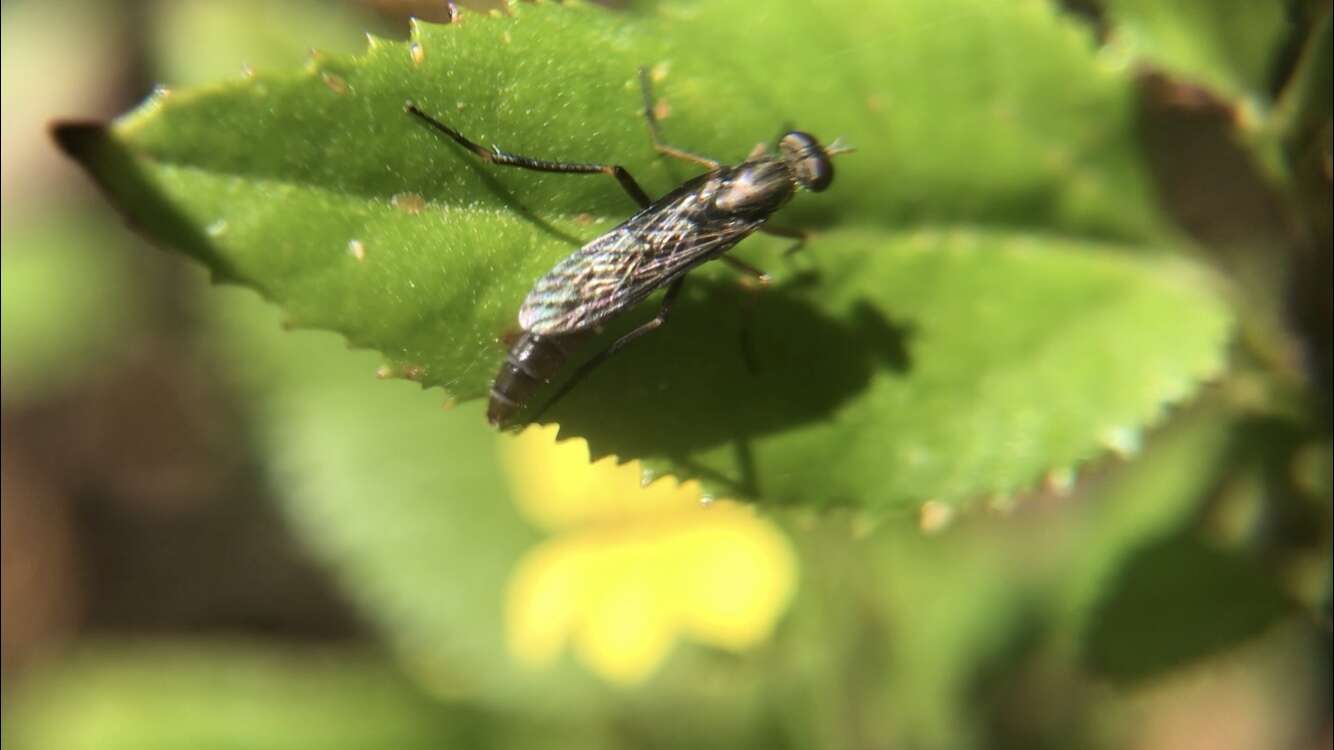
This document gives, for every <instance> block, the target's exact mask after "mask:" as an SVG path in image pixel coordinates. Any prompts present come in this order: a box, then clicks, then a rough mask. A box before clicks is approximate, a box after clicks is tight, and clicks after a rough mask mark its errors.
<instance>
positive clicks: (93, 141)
mask: <svg viewBox="0 0 1334 750" xmlns="http://www.w3.org/2000/svg"><path fill="white" fill-rule="evenodd" d="M47 132H49V133H50V134H51V139H52V140H54V141H55V142H56V147H57V148H59V149H60V151H61V153H63V154H65V156H68V157H69V158H71V159H73V160H74V161H77V162H79V163H80V164H87V163H88V160H89V158H90V157H91V156H92V155H93V154H94V153H96V152H97V150H98V149H99V148H100V147H101V145H102V144H103V143H105V142H106V139H107V126H106V123H101V122H94V121H91V120H68V121H66V120H56V121H55V122H52V123H50V124H49V125H47Z"/></svg>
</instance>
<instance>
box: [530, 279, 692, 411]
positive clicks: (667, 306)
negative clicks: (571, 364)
mask: <svg viewBox="0 0 1334 750" xmlns="http://www.w3.org/2000/svg"><path fill="white" fill-rule="evenodd" d="M684 281H685V278H684V277H682V278H679V279H677V280H676V281H673V282H672V285H671V286H669V287H667V294H665V295H663V298H662V307H659V308H658V314H657V315H655V316H653V319H652V320H650V321H648V322H647V323H644V324H643V325H641V326H639V327H637V328H635V329H634V330H633V331H630V332H629V333H627V334H625V335H624V336H622V337H620V338H619V339H616V341H614V342H613V343H612V345H611V346H609V347H607V348H606V349H603V350H602V351H601V352H598V354H597V355H596V356H595V357H593V358H592V359H590V360H588V361H587V362H585V363H583V364H582V365H580V367H579V369H578V370H575V372H574V375H572V376H570V379H569V380H567V381H565V384H564V385H562V386H561V387H560V390H558V391H556V393H555V395H553V396H552V397H551V399H550V400H548V401H547V402H546V403H545V404H543V405H542V408H541V409H538V410H537V412H536V413H534V414H533V421H537V420H538V419H541V418H542V415H543V414H545V413H546V411H547V409H550V408H551V405H552V404H554V403H556V402H557V401H559V400H560V399H561V397H562V396H564V395H565V394H567V393H569V392H570V389H572V388H574V387H575V386H576V385H578V384H579V381H581V380H583V379H584V377H585V376H587V375H588V373H590V372H592V371H593V370H594V369H595V368H597V366H598V365H600V364H602V363H603V362H606V361H607V358H608V357H610V356H611V355H613V354H615V353H616V352H619V351H620V350H622V349H624V348H625V347H626V345H628V344H629V343H630V342H632V341H634V340H635V339H637V338H639V337H640V336H643V335H644V334H646V333H649V332H651V331H655V330H657V329H659V328H661V327H662V324H663V323H666V322H667V316H668V315H669V314H671V312H672V304H673V303H675V302H676V298H677V297H678V296H679V295H680V294H681V284H682V283H683V282H684Z"/></svg>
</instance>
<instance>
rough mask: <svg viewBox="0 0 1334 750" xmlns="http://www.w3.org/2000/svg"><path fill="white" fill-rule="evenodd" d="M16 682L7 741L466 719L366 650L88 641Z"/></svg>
mask: <svg viewBox="0 0 1334 750" xmlns="http://www.w3.org/2000/svg"><path fill="white" fill-rule="evenodd" d="M27 677H28V679H27V680H26V681H24V682H23V683H22V684H21V685H20V686H19V687H18V688H16V689H15V690H14V691H13V692H10V691H9V689H8V688H6V696H5V699H6V704H5V722H4V725H5V726H4V738H5V747H11V748H20V749H21V748H32V749H34V750H36V749H37V748H49V747H60V748H70V749H71V750H79V749H82V748H89V749H91V748H97V750H109V749H112V748H127V749H128V748H134V749H135V750H143V749H148V748H182V747H209V748H247V750H258V749H260V748H274V749H275V750H276V749H277V748H291V747H320V748H330V750H332V749H333V748H364V747H399V748H417V747H420V748H433V747H443V746H447V745H448V744H449V743H450V742H451V741H457V739H453V738H455V736H456V735H457V734H458V731H457V729H455V728H454V727H453V726H451V725H458V724H460V723H462V722H461V721H460V717H457V716H455V717H451V716H450V715H449V714H448V713H445V712H443V711H441V710H440V709H439V708H438V707H437V706H435V705H433V704H432V703H431V702H430V701H429V700H427V699H426V698H424V697H423V696H422V695H421V694H420V693H419V692H417V691H416V690H414V689H413V687H412V684H411V683H410V682H409V681H408V680H406V679H404V678H403V677H402V676H401V675H399V674H397V673H395V672H394V671H393V670H392V669H390V668H389V667H388V666H387V665H385V664H383V663H381V662H378V661H376V660H374V659H371V658H368V657H366V656H362V655H357V654H347V653H337V652H308V653H304V654H303V653H301V652H299V651H293V650H290V649H287V650H283V651H274V650H270V649H265V648H261V647H258V646H253V645H243V644H239V643H203V644H185V643H180V644H157V645H153V646H138V647H131V646H120V647H117V646H113V645H111V644H100V645H98V646H85V647H83V648H82V649H81V650H78V651H76V652H75V653H74V654H73V655H72V656H69V657H67V658H66V659H64V660H63V661H61V662H58V663H56V664H54V665H52V666H49V667H47V668H46V669H44V670H40V671H38V672H37V673H36V674H35V675H28V676H27Z"/></svg>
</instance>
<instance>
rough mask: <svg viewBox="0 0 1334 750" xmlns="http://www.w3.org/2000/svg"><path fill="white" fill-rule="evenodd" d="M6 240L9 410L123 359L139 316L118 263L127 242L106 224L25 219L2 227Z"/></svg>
mask: <svg viewBox="0 0 1334 750" xmlns="http://www.w3.org/2000/svg"><path fill="white" fill-rule="evenodd" d="M3 236H4V240H3V242H4V248H5V251H4V253H3V254H0V268H3V271H0V281H2V282H3V286H2V287H0V327H2V328H3V330H4V336H3V342H4V344H3V349H2V350H0V351H2V352H3V353H0V362H3V367H2V368H0V380H3V385H4V399H5V402H6V403H14V402H18V401H24V400H34V399H40V398H43V397H46V396H50V395H52V394H53V393H57V392H59V391H60V390H61V389H63V388H66V387H69V386H71V385H72V384H75V383H78V382H79V381H81V380H83V379H85V378H87V377H88V376H89V375H91V374H93V373H94V372H95V371H96V369H97V367H99V366H106V365H107V364H108V363H109V362H113V361H115V359H116V357H117V356H118V355H121V354H123V350H124V346H125V341H126V331H128V330H130V329H131V328H132V327H133V326H134V325H136V324H137V323H138V322H139V319H140V318H141V317H142V314H143V311H142V310H141V309H140V308H139V307H138V306H137V305H136V303H135V298H134V297H133V295H131V294H130V292H129V290H130V289H131V288H132V287H133V284H134V282H133V279H132V278H131V271H130V269H129V268H127V267H125V265H124V264H123V263H122V262H121V261H122V260H123V258H124V257H127V253H128V252H129V251H128V250H127V249H126V247H125V246H127V245H129V244H131V242H130V240H129V238H126V237H124V236H122V235H119V234H117V233H116V226H115V224H114V222H112V221H111V220H110V219H109V217H105V216H99V215H91V216H89V215H70V214H60V215H56V216H47V217H40V218H29V219H27V220H26V221H24V222H22V223H20V224H17V225H15V224H12V223H11V224H6V225H5V228H4V235H3ZM107 238H111V239H110V241H108V239H107Z"/></svg>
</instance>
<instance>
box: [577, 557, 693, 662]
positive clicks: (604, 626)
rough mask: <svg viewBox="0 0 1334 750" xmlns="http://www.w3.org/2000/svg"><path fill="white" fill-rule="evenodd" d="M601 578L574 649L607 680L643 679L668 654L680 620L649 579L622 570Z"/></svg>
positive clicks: (578, 631)
mask: <svg viewBox="0 0 1334 750" xmlns="http://www.w3.org/2000/svg"><path fill="white" fill-rule="evenodd" d="M626 571H628V572H631V573H632V572H633V569H623V570H622V571H621V572H622V573H624V572H626ZM600 583H602V586H601V590H600V591H599V592H598V594H599V595H598V596H597V597H595V599H594V600H593V601H590V602H589V605H590V606H589V609H588V610H587V611H586V612H585V617H584V619H583V621H582V622H581V624H580V625H579V628H578V630H577V632H576V633H575V637H574V646H575V650H576V653H577V654H578V655H579V657H580V659H581V660H582V661H583V662H584V663H585V664H587V665H588V667H589V668H590V669H592V670H593V671H594V672H596V673H597V674H599V675H601V676H602V677H603V678H604V679H606V680H608V681H609V682H616V683H620V684H623V685H631V684H635V683H639V682H642V681H644V680H645V679H647V678H648V676H649V675H651V674H652V673H653V672H654V671H655V670H657V668H658V667H659V666H660V665H661V664H662V662H663V660H664V659H665V658H666V657H667V653H668V651H669V650H670V649H671V646H672V641H673V640H675V633H676V630H677V628H678V623H677V622H676V621H675V620H674V619H673V617H672V616H671V615H672V613H671V611H670V609H669V608H667V607H665V606H664V602H663V601H662V600H661V598H660V597H659V596H658V592H657V591H655V587H654V586H653V585H652V583H651V582H646V581H642V580H637V579H636V577H635V576H634V575H632V574H628V575H627V574H620V575H615V576H612V577H609V578H604V579H603V580H601V581H600Z"/></svg>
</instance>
